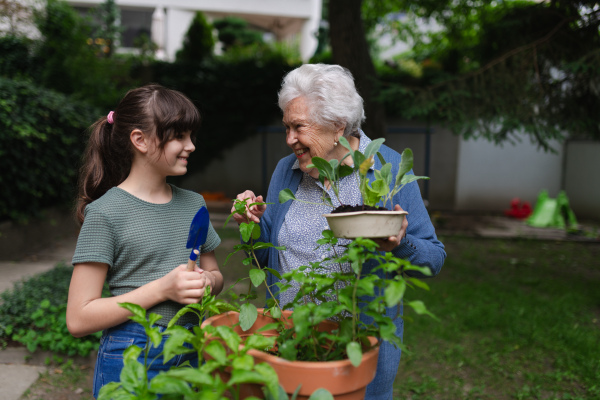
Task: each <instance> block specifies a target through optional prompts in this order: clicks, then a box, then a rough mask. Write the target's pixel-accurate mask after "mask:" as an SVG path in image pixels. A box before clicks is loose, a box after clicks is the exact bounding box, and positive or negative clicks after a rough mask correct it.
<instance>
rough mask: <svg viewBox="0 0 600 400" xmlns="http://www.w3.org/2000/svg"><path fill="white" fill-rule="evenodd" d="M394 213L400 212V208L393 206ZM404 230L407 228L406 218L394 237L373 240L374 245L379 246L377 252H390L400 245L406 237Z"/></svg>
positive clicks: (397, 205)
mask: <svg viewBox="0 0 600 400" xmlns="http://www.w3.org/2000/svg"><path fill="white" fill-rule="evenodd" d="M394 211H402V207H400V205H399V204H396V205H395V206H394ZM406 228H408V218H406V217H404V220H403V221H402V226H401V227H400V232H398V234H397V235H396V236H390V237H389V238H387V239H383V238H380V239H373V241H374V242H375V243H377V244H378V245H379V249H378V250H379V251H392V250H393V249H395V248H396V247H398V246H399V245H400V241H401V240H402V238H403V237H404V236H405V235H406Z"/></svg>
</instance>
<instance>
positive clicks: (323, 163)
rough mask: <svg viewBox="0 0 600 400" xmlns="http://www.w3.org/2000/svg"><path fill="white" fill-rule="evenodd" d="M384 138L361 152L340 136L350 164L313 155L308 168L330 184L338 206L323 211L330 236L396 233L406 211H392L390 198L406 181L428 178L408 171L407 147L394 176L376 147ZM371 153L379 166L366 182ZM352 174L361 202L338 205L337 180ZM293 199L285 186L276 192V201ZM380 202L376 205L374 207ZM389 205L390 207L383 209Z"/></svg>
mask: <svg viewBox="0 0 600 400" xmlns="http://www.w3.org/2000/svg"><path fill="white" fill-rule="evenodd" d="M384 141H385V139H375V140H373V141H372V142H370V143H369V144H368V145H367V148H366V149H365V152H364V154H363V153H361V152H360V151H358V150H353V149H352V147H351V146H350V144H349V143H348V141H347V140H346V138H344V137H341V138H340V143H341V144H342V145H343V146H344V147H345V148H347V149H348V150H349V152H348V153H347V154H346V155H345V156H344V157H343V159H347V157H349V159H350V160H352V166H350V165H347V164H344V163H340V162H339V161H338V160H336V159H333V160H330V161H327V160H325V159H323V158H320V157H313V158H312V164H310V165H309V167H310V168H316V169H317V170H318V171H319V180H320V181H321V183H322V184H324V185H325V183H326V182H327V183H328V184H329V185H331V188H332V190H333V192H334V195H335V196H336V197H337V198H338V201H339V202H340V204H341V205H340V206H339V207H337V208H335V209H334V210H333V211H332V212H331V213H329V214H324V216H325V218H327V222H328V224H329V226H330V228H331V229H332V230H333V232H334V235H335V236H337V237H340V238H348V239H354V238H358V237H369V238H383V237H389V236H393V235H396V234H398V232H399V231H400V228H401V226H402V222H403V220H404V217H405V215H406V214H408V213H407V212H405V211H392V210H390V209H391V208H393V204H392V199H393V197H394V196H395V195H396V194H397V193H398V192H399V191H400V190H401V189H402V188H403V187H404V186H405V185H407V184H409V183H411V182H413V181H416V180H418V179H429V178H428V177H425V176H415V175H412V174H410V175H409V174H408V172H409V171H410V170H411V169H412V167H413V153H412V150H411V149H408V148H407V149H405V150H404V151H403V152H402V161H401V163H400V165H399V167H398V170H397V173H396V175H395V176H394V174H393V172H392V171H393V170H394V166H393V165H392V164H391V163H388V162H386V161H385V159H384V158H383V156H382V155H381V153H379V148H380V147H381V145H382V144H383V142H384ZM375 156H377V158H378V160H379V161H380V163H381V168H380V169H378V170H375V172H374V175H375V179H374V180H373V181H372V182H369V177H368V176H367V172H368V171H369V169H370V168H371V167H372V166H373V165H374V164H375ZM351 174H354V175H355V176H356V180H357V182H358V188H359V190H360V193H361V197H362V200H363V203H362V204H358V205H348V204H342V202H341V199H340V197H339V184H340V180H341V179H342V178H344V177H346V176H348V175H351ZM289 200H295V201H303V200H300V199H297V198H296V197H295V196H294V193H292V191H291V190H289V189H284V190H282V191H281V192H280V193H279V202H280V203H285V202H286V201H289ZM323 200H324V201H325V203H327V204H329V205H330V206H331V207H332V208H333V204H332V202H331V199H330V198H329V197H327V195H326V193H324V196H323ZM378 204H380V206H378ZM387 204H389V206H390V209H388V208H386V205H387Z"/></svg>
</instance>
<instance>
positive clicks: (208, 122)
mask: <svg viewBox="0 0 600 400" xmlns="http://www.w3.org/2000/svg"><path fill="white" fill-rule="evenodd" d="M248 48H249V49H250V48H251V49H252V51H249V52H244V51H239V52H236V51H230V52H228V53H227V54H226V55H225V56H222V57H215V58H213V59H210V60H205V61H204V62H202V63H201V64H200V65H197V66H193V65H190V64H184V63H166V62H157V63H155V64H153V65H152V71H151V74H150V75H151V78H150V79H151V80H153V81H154V82H158V83H161V84H163V85H165V86H167V87H170V88H173V89H177V90H180V91H181V92H183V93H185V94H186V95H187V96H188V97H189V98H190V99H192V101H193V102H194V103H195V104H196V106H197V107H198V109H199V110H200V113H201V114H202V127H201V128H200V132H199V134H198V145H197V146H196V151H194V152H193V153H192V155H191V160H192V162H191V163H190V169H189V172H188V174H189V173H193V172H197V171H201V170H202V169H203V168H204V167H206V166H207V165H208V164H209V163H210V162H211V161H212V160H214V159H215V158H218V157H219V156H220V155H221V154H222V153H223V151H224V150H225V149H228V148H231V146H232V144H233V143H239V142H241V141H244V140H246V139H248V137H250V136H252V135H256V134H257V132H258V128H259V127H260V126H264V125H268V124H270V123H272V122H273V121H274V120H276V119H280V118H281V112H280V110H279V108H278V107H277V92H278V91H279V89H280V85H281V80H282V78H283V76H284V75H285V74H286V72H288V71H290V70H292V69H294V68H295V67H297V66H299V65H300V64H299V62H296V61H288V59H287V58H286V57H285V56H284V55H283V54H282V52H280V51H276V50H273V49H272V48H270V47H269V46H267V45H257V46H255V47H248Z"/></svg>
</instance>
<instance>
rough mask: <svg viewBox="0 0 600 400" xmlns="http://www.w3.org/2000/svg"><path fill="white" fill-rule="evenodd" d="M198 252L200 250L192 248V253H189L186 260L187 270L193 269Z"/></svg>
mask: <svg viewBox="0 0 600 400" xmlns="http://www.w3.org/2000/svg"><path fill="white" fill-rule="evenodd" d="M198 254H200V251H198V250H197V249H194V250H192V253H191V254H190V259H189V260H188V263H187V270H188V271H193V270H194V266H195V265H196V260H197V259H198Z"/></svg>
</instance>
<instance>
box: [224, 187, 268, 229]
mask: <svg viewBox="0 0 600 400" xmlns="http://www.w3.org/2000/svg"><path fill="white" fill-rule="evenodd" d="M236 199H238V200H244V199H249V200H248V202H247V203H246V204H248V205H250V204H252V203H263V202H264V200H263V197H262V195H261V196H256V195H255V194H254V192H253V191H251V190H246V191H245V192H243V193H240V194H238V195H237V197H236ZM266 209H267V205H266V204H262V205H256V204H255V205H253V206H250V207H246V213H245V214H244V215H240V214H234V215H233V219H235V221H236V222H237V223H238V225H239V224H241V223H242V222H250V221H252V222H256V223H259V222H260V218H261V217H262V216H263V214H264V213H265V210H266ZM231 212H232V213H233V212H235V205H234V206H232V207H231Z"/></svg>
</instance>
